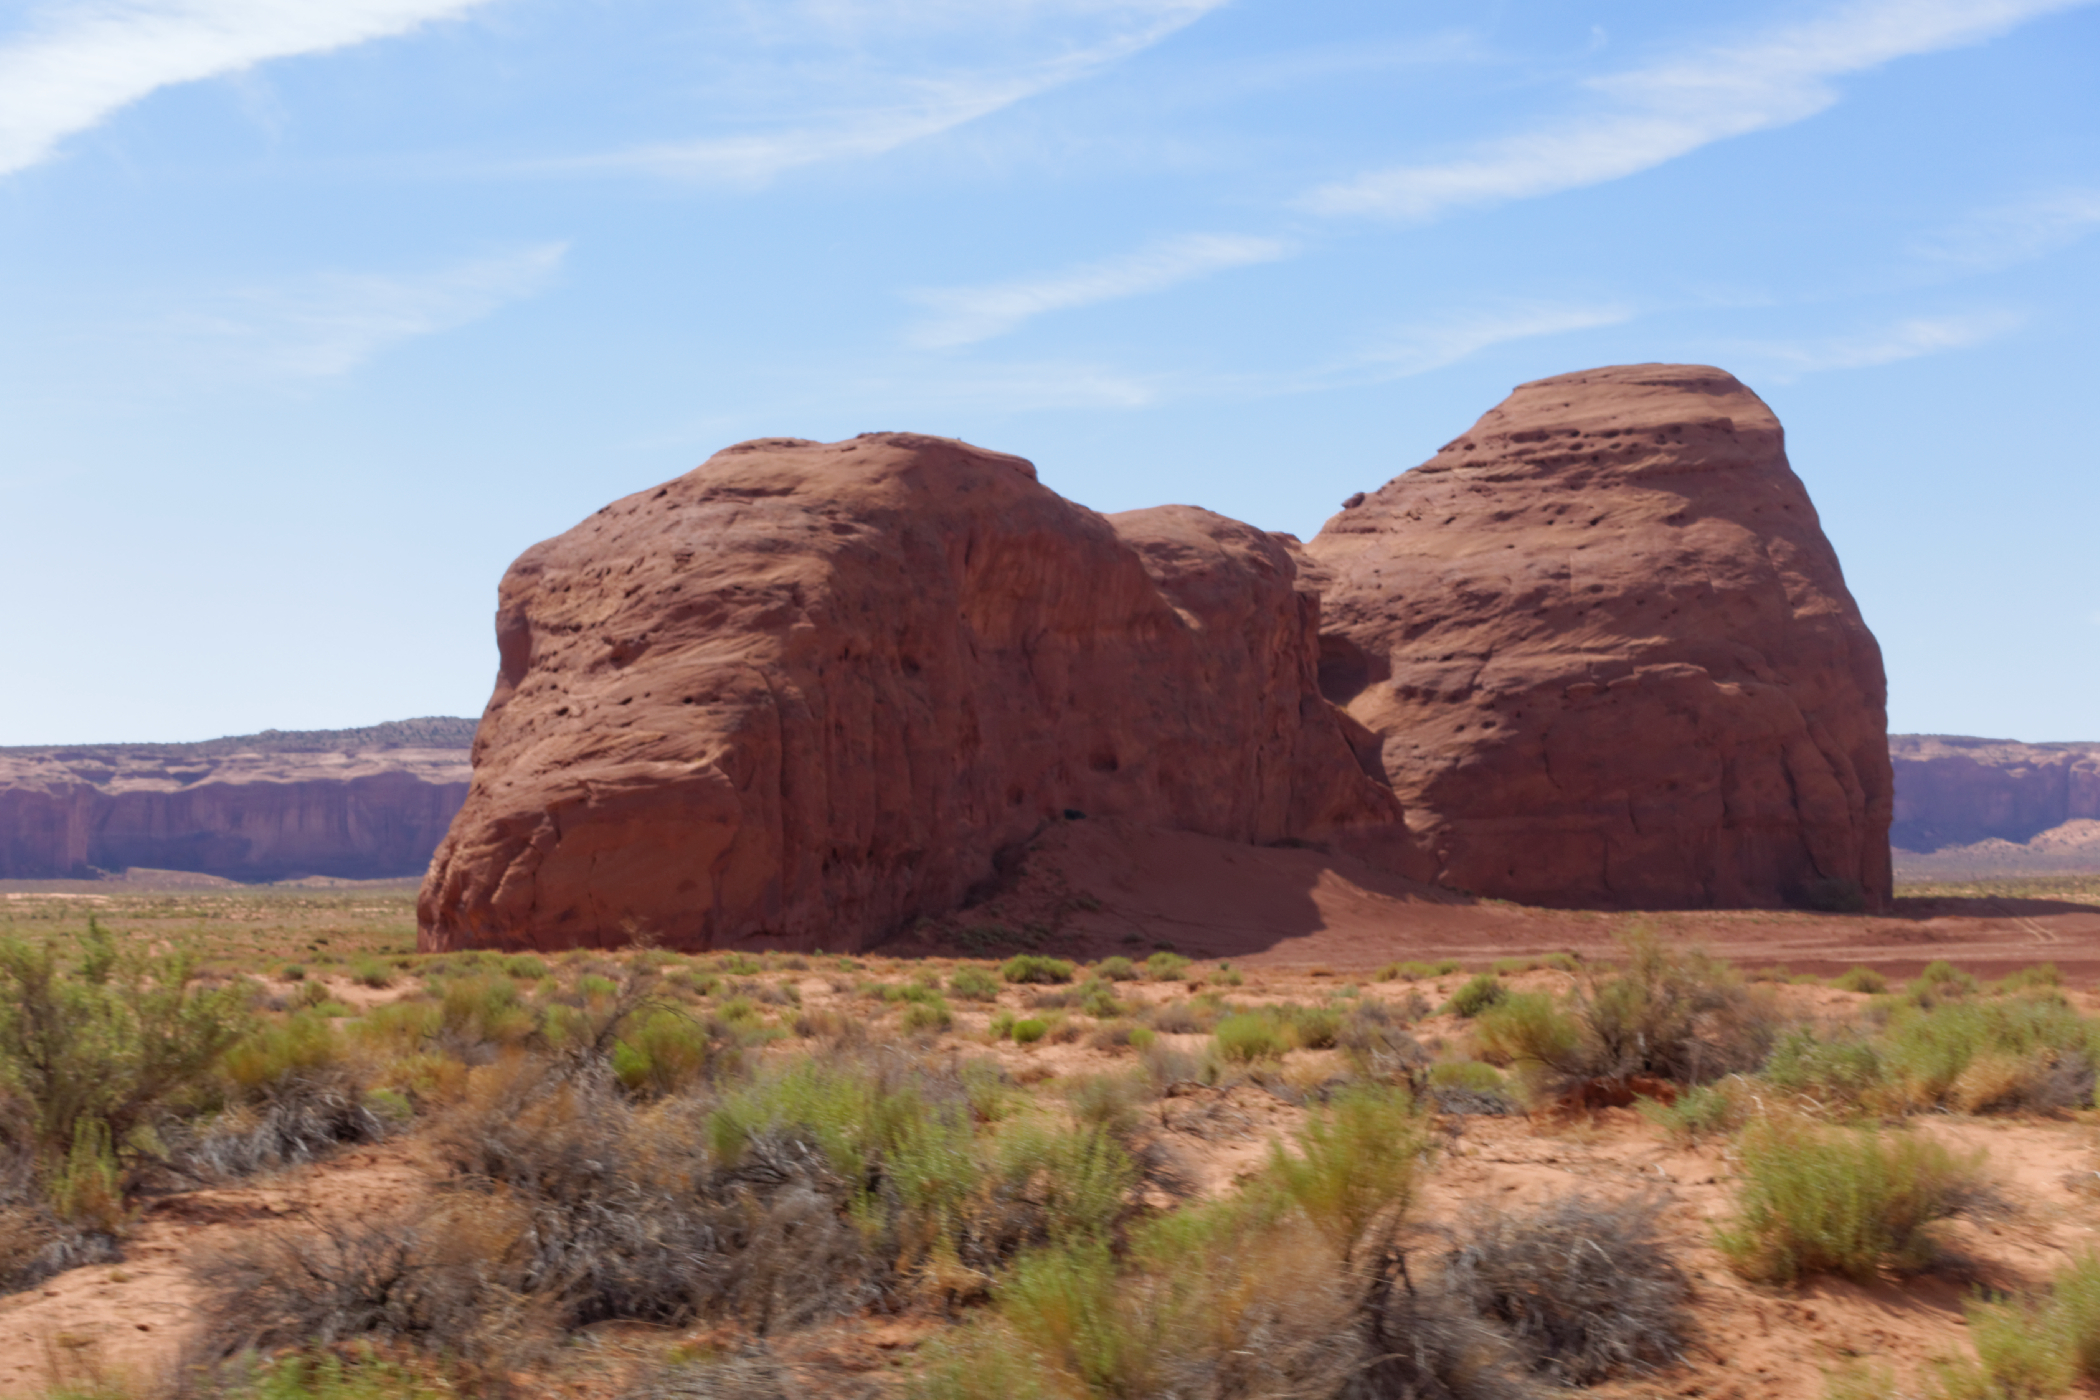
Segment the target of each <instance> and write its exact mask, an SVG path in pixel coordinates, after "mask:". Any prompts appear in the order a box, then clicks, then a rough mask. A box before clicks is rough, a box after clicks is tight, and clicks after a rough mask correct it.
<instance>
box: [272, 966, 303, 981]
mask: <svg viewBox="0 0 2100 1400" xmlns="http://www.w3.org/2000/svg"><path fill="white" fill-rule="evenodd" d="M277 975H278V976H279V977H282V978H283V979H284V980H285V981H287V982H304V981H305V980H306V969H305V968H304V967H302V966H301V965H300V964H298V963H286V964H285V965H284V966H283V967H281V968H279V969H277Z"/></svg>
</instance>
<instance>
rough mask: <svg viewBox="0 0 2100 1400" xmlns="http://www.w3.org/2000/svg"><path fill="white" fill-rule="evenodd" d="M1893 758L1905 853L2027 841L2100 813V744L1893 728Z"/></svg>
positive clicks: (1898, 832)
mask: <svg viewBox="0 0 2100 1400" xmlns="http://www.w3.org/2000/svg"><path fill="white" fill-rule="evenodd" d="M1889 757H1890V758H1891V759H1892V760H1893V761H1894V763H1895V768H1896V820H1895V824H1894V825H1893V826H1892V827H1891V828H1890V829H1889V842H1890V844H1892V845H1894V846H1898V847H1900V848H1902V849H1903V850H1906V851H1937V850H1939V849H1941V848H1942V847H1946V846H1967V845H1973V844H1974V843H1976V842H1978V841H1987V840H1998V841H2012V842H2026V841H2029V840H2031V839H2032V838H2034V837H2036V836H2038V835H2040V834H2041V833H2043V832H2045V831H2051V830H2053V829H2055V828H2057V827H2060V826H2062V825H2064V824H2065V823H2066V822H2074V821H2091V820H2094V819H2100V743H2090V744H2018V743H2014V742H2013V741H2011V740H2009V739H1970V738H1962V737H1958V736H1953V735H1945V734H1891V735H1890V736H1889Z"/></svg>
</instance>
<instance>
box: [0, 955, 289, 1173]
mask: <svg viewBox="0 0 2100 1400" xmlns="http://www.w3.org/2000/svg"><path fill="white" fill-rule="evenodd" d="M193 972H194V964H193V963H192V962H191V961H190V960H189V959H188V958H186V957H184V956H182V955H180V954H175V955H171V956H168V957H165V958H144V957H139V956H136V955H126V954H123V953H120V952H119V951H118V949H117V946H116V941H115V939H114V938H113V937H112V936H111V935H110V934H109V933H108V932H107V931H106V930H104V929H103V928H102V927H101V925H100V924H96V923H92V922H91V923H90V925H89V932H88V935H87V937H86V939H85V940H84V941H83V944H82V949H81V955H80V958H79V960H78V961H77V963H75V964H74V965H72V966H70V967H69V966H65V965H63V964H62V963H61V962H60V960H59V956H58V952H57V949H56V947H55V945H53V944H51V943H45V944H42V945H41V946H37V945H31V944H29V943H25V942H23V941H21V940H19V939H6V940H0V1082H4V1086H5V1088H6V1089H7V1090H9V1091H10V1092H11V1093H12V1094H13V1095H15V1097H16V1098H17V1099H18V1100H19V1101H20V1111H21V1122H20V1123H19V1125H18V1126H17V1128H16V1130H15V1134H18V1135H19V1137H20V1139H21V1140H22V1142H23V1144H24V1146H25V1147H26V1148H27V1153H28V1156H27V1162H28V1169H29V1170H30V1171H31V1172H32V1174H33V1175H35V1176H37V1177H38V1178H40V1179H42V1180H44V1181H45V1182H46V1183H47V1185H48V1186H49V1187H50V1188H51V1189H52V1190H53V1191H56V1192H59V1193H60V1194H62V1195H63V1196H64V1198H65V1199H66V1200H67V1201H70V1202H72V1203H73V1204H75V1205H79V1204H82V1203H83V1202H84V1199H85V1198H84V1197H83V1196H82V1194H81V1192H82V1190H83V1189H85V1187H84V1183H85V1182H86V1181H87V1179H88V1178H89V1177H90V1176H92V1177H93V1178H95V1179H96V1180H98V1181H99V1180H112V1179H113V1178H114V1174H115V1173H116V1172H118V1171H119V1170H120V1169H121V1168H123V1167H126V1166H128V1165H129V1164H130V1163H132V1162H134V1161H136V1160H137V1159H138V1157H139V1156H140V1155H141V1153H142V1152H144V1151H145V1150H146V1149H147V1147H148V1146H149V1145H150V1144H148V1143H147V1142H145V1141H142V1135H143V1134H144V1133H145V1132H146V1130H148V1129H150V1128H153V1127H154V1126H156V1125H157V1124H159V1123H161V1122H164V1121H166V1120H168V1119H170V1118H171V1117H173V1116H174V1115H175V1114H176V1113H177V1112H178V1110H179V1109H183V1108H194V1107H196V1100H198V1099H199V1098H200V1097H203V1096H205V1095H206V1094H207V1093H208V1086H209V1083H210V1073H211V1069H212V1066H213V1064H214V1063H215V1062H216V1061H217V1060H218V1058H219V1056H220V1055H221V1054H222V1053H223V1052H224V1051H225V1050H226V1049H227V1047H229V1046H230V1045H232V1044H234V1043H235V1042H236V1041H237V1040H239V1039H240V1037H241V1035H242V1033H243V1032H244V1031H245V1030H246V1029H247V1027H248V1026H249V1024H250V1014H249V1012H248V1010H247V1008H246V1005H245V998H244V996H243V995H242V993H241V992H240V991H239V990H238V989H237V988H231V987H229V988H222V989H218V990H200V989H199V988H198V987H197V986H195V985H194V983H193ZM89 1158H93V1159H94V1160H93V1162H89V1161H88V1160H87V1159H89Z"/></svg>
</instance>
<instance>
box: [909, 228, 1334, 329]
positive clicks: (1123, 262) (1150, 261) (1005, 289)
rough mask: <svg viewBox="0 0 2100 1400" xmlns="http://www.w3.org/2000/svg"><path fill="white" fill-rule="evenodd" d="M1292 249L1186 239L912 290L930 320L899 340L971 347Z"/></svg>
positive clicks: (1270, 242)
mask: <svg viewBox="0 0 2100 1400" xmlns="http://www.w3.org/2000/svg"><path fill="white" fill-rule="evenodd" d="M1296 251H1297V249H1296V247H1295V245H1293V244H1291V243H1289V242H1287V241H1285V240H1283V239H1280V238H1257V237H1252V236H1250V235H1246V234H1230V233H1188V234H1182V235H1180V236H1178V237H1175V238H1168V239H1164V240H1162V241H1160V242H1157V243H1153V244H1151V245H1149V246H1147V247H1144V248H1140V249H1137V250H1136V251H1135V252H1129V253H1123V254H1120V255H1118V256H1116V257H1112V258H1104V259H1101V260H1100V261H1098V262H1090V263H1083V264H1081V265H1080V266H1078V267H1073V268H1067V269H1066V270H1065V271H1063V272H1054V273H1049V274H1047V275H1045V276H1041V277H1024V278H1017V279H1015V280H1013V281H1010V282H995V283H992V284H990V285H988V286H982V287H943V288H933V289H928V290H923V291H918V292H913V293H911V294H910V295H911V297H912V299H913V300H914V301H917V302H920V303H922V304H924V305H926V306H928V307H930V308H932V310H933V312H934V316H933V318H932V319H930V320H927V321H923V322H921V323H920V324H918V325H917V326H914V327H913V328H912V329H911V330H910V331H909V332H907V334H906V339H907V340H908V341H909V342H910V343H911V344H913V345H917V346H921V347H923V348H927V349H940V348H945V347H948V346H954V345H971V344H975V343H976V342H977V341H980V340H989V339H991V338H992V337H993V336H999V335H1005V334H1006V333H1007V332H1008V331H1011V330H1015V329H1017V328H1018V327H1019V326H1020V325H1021V324H1022V323H1023V322H1025V321H1028V320H1030V319H1031V318H1033V317H1036V316H1040V315H1043V314H1044V313H1045V312H1050V311H1065V310H1069V309H1071V308H1073V307H1078V306H1092V305H1095V304H1096V303H1099V302H1104V301H1115V300H1118V299H1120V298H1123V297H1132V296H1142V295H1144V294H1145V293H1148V292H1158V291H1164V290H1165V289H1167V288H1168V287H1173V286H1177V285H1179V284H1181V283H1183V282H1190V281H1194V280H1195V279H1196V278H1199V277H1206V276H1208V275H1210V274H1211V273H1213V272H1221V271H1223V270H1225V269H1227V268H1234V267H1246V266H1248V265H1249V264H1251V263H1263V262H1274V261H1276V260H1277V259H1279V258H1286V257H1289V256H1291V254H1292V253H1294V252H1296Z"/></svg>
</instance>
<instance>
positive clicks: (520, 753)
mask: <svg viewBox="0 0 2100 1400" xmlns="http://www.w3.org/2000/svg"><path fill="white" fill-rule="evenodd" d="M1318 608H1319V605H1318V601H1317V599H1316V598H1315V597H1314V596H1313V595H1312V594H1310V593H1309V592H1307V591H1306V590H1304V589H1302V588H1301V587H1299V586H1298V584H1297V581H1296V578H1295V568H1294V565H1293V563H1292V560H1291V557H1290V554H1289V553H1288V551H1287V550H1286V548H1285V547H1284V545H1283V544H1282V543H1281V542H1280V541H1279V540H1277V539H1276V538H1275V537H1272V536H1270V535H1266V534H1264V533H1263V532H1261V531H1259V530H1256V529H1253V528H1252V527H1250V526H1246V525H1242V524H1239V523H1238V522H1235V521H1231V520H1227V519H1224V518H1223V517H1220V516H1216V515H1212V514H1210V513H1209V512H1207V511H1202V510H1198V509H1195V508H1193V507H1186V506H1171V507H1165V508H1162V509H1158V510H1148V511H1137V512H1132V513H1131V514H1128V515H1124V516H1116V517H1103V516H1100V515H1097V514H1095V513H1094V512H1092V511H1089V510H1087V509H1085V508H1083V507H1081V506H1077V505H1074V504H1072V503H1071V502H1069V501H1066V500H1064V499H1063V498H1061V497H1059V496H1058V495H1057V494H1055V493H1054V492H1052V491H1050V490H1049V489H1047V488H1046V487H1044V486H1042V485H1040V484H1038V482H1037V481H1036V479H1035V470H1034V468H1033V467H1032V466H1030V465H1029V464H1028V463H1027V462H1025V461H1023V460H1021V459H1020V458H1018V457H1008V456H1004V455H1001V454H998V453H992V452H985V451H981V450H979V449H977V448H973V447H970V446H968V445H966V444H963V443H959V442H953V441H950V440H946V439H941V438H931V437H921V436H916V435H911V434H897V433H877V434H870V435H867V436H864V437H860V438H856V439H854V440H852V441H849V442H839V443H831V444H819V443H814V442H804V441H800V440H793V439H768V440H762V441H757V442H748V443H743V444H741V445H739V446H736V447H732V448H729V449H728V450H726V451H723V452H720V453H717V454H716V455H715V456H714V457H713V458H711V459H710V460H709V461H707V462H706V463H705V464H703V465H702V466H700V467H699V468H698V469H696V470H694V471H692V472H690V473H688V474H687V475H685V476H683V477H680V478H678V479H677V480H675V481H672V482H670V483H668V484H666V485H663V486H661V487H657V488H654V489H652V490H649V491H644V492H642V493H640V494H638V495H634V496H630V497H628V498H627V499H625V500H622V501H618V502H615V503H614V504H612V505H610V506H607V507H606V508H605V509H604V510H602V511H600V512H598V513H597V514H596V515H595V516H593V517H591V518H590V519H589V520H586V521H585V522H583V523H582V524H581V525H579V526H577V527H576V528H575V529H573V530H571V531H569V532H568V533H567V534H565V535H562V536H560V537H558V538H556V539H553V540H549V541H546V542H545V543H542V544H540V545H537V546H535V547H534V548H532V549H530V550H528V551H526V553H525V554H524V555H523V556H521V557H520V558H519V559H518V561H517V562H516V563H515V564H513V565H512V566H511V569H510V571H509V573H508V574H507V575H506V576H505V577H504V580H503V584H502V589H501V594H500V598H499V610H498V613H497V637H498V643H499V649H500V651H501V654H502V669H501V673H500V675H499V677H498V680H497V684H496V690H495V694H494V696H493V697H492V699H491V700H490V702H489V707H488V711H487V713H486V715H485V716H484V717H483V719H482V723H481V729H480V732H479V734H478V736H477V738H476V741H475V754H474V764H475V780H474V788H473V792H472V794H471V795H470V796H469V798H468V800H467V804H466V807H465V808H464V810H463V811H462V812H461V814H460V816H459V818H458V820H457V821H456V822H455V823H454V825H453V828H452V832H451V834H450V835H449V836H448V837H447V839H446V841H445V843H444V845H443V846H442V847H441V848H440V850H439V852H438V855H437V857H436V859H435V860H434V861H433V863H432V866H431V871H430V875H429V877H428V879H427V880H426V882H425V884H424V888H423V896H422V900H421V902H420V906H419V922H420V925H421V939H422V946H423V947H425V948H427V949H442V948H447V947H454V946H460V945H465V944H472V945H498V946H532V947H541V948H547V947H562V946H573V945H583V944H597V943H605V942H617V941H621V940H623V939H624V938H626V937H627V936H628V935H629V934H630V933H634V932H640V933H643V934H646V935H648V936H651V937H654V938H657V939H660V940H662V941H663V942H664V943H666V944H667V945H670V946H674V947H680V948H706V947H721V946H726V945H731V944H735V943H738V942H742V941H746V940H751V939H755V938H777V939H782V940H786V942H784V943H776V944H773V945H772V946H790V945H792V946H800V947H824V948H832V949H846V948H853V947H858V946H862V945H863V944H864V943H865V942H867V941H869V940H871V939H874V938H878V937H881V936H883V935H885V934H888V933H890V932H892V931H894V930H896V929H898V928H899V927H901V926H904V925H908V924H909V923H911V922H912V921H913V920H914V919H916V918H918V917H920V916H922V915H935V916H938V915H943V914H946V913H948V912H950V911H952V910H953V909H955V908H956V907H957V906H958V905H959V904H960V903H962V902H963V901H964V900H965V898H966V897H967V896H968V895H969V893H970V892H971V891H972V889H973V888H976V889H980V890H981V889H985V888H987V887H989V886H991V885H993V884H994V883H996V881H997V879H998V877H999V876H1000V874H1001V869H1002V865H1004V866H1007V867H1010V866H1011V864H1012V863H1013V861H1014V860H1015V858H1017V856H1018V854H1019V851H1020V849H1021V847H1022V846H1023V845H1024V843H1026V842H1027V841H1028V840H1029V839H1030V837H1031V836H1033V835H1034V834H1036V833H1038V832H1040V831H1041V830H1043V828H1044V826H1045V824H1046V823H1053V822H1056V821H1059V820H1062V819H1064V815H1065V814H1066V813H1067V812H1080V813H1086V814H1092V815H1097V816H1113V817H1121V818H1127V819H1129V820H1132V821H1136V822H1140V823H1146V824H1152V825H1157V826H1162V827H1168V828H1173V829H1178V830H1184V831H1191V832H1198V833H1204V834H1208V835H1213V836H1222V837H1228V838H1231V839H1233V840H1237V841H1247V842H1274V841H1279V840H1283V839H1286V838H1294V837H1299V838H1304V837H1336V838H1339V839H1346V838H1348V837H1349V835H1350V834H1351V833H1352V832H1357V833H1361V834H1364V835H1366V836H1367V837H1376V836H1377V835H1378V834H1379V833H1381V832H1383V833H1385V834H1386V835H1387V836H1388V837H1390V836H1391V834H1392V833H1394V832H1395V831H1396V830H1398V828H1397V825H1396V823H1397V820H1398V817H1399V808H1398V807H1397V805H1396V804H1395V803H1394V801H1393V798H1392V794H1391V792H1390V791H1389V790H1388V789H1387V788H1385V787H1384V786H1383V785H1382V784H1380V783H1377V782H1374V781H1372V780H1371V779H1369V778H1368V777H1366V776H1365V775H1364V773H1363V771H1362V769H1361V768H1360V767H1359V766H1358V762H1357V759H1356V756H1355V753H1354V752H1353V751H1352V748H1351V744H1350V739H1351V737H1352V734H1353V736H1354V737H1355V738H1356V739H1358V740H1359V741H1361V740H1363V739H1365V738H1366V737H1367V736H1363V735H1362V734H1361V733H1360V732H1356V731H1353V730H1352V728H1351V726H1349V724H1348V722H1347V721H1346V720H1345V719H1344V718H1343V717H1342V716H1340V715H1339V714H1338V713H1337V712H1336V711H1335V710H1334V709H1333V708H1332V707H1331V706H1329V705H1328V704H1326V703H1325V702H1324V701H1323V700H1322V699H1321V698H1320V695H1319V692H1318V688H1317V676H1316V667H1317V646H1318V642H1317V621H1318ZM1389 854H1390V853H1389ZM1404 854H1405V853H1404V852H1402V853H1401V863H1402V865H1403V866H1404V865H1405V858H1404Z"/></svg>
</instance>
